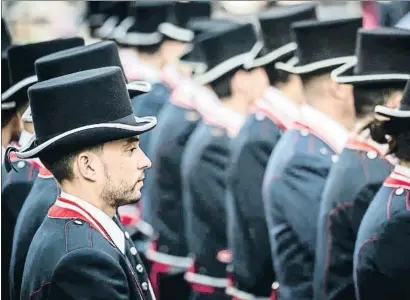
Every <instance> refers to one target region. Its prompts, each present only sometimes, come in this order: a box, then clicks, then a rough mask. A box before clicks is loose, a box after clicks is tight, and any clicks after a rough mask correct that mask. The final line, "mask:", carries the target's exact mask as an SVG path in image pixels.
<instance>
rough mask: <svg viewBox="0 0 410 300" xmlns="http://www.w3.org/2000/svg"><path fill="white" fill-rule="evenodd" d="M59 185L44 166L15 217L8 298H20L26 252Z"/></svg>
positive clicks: (55, 197) (55, 195)
mask: <svg viewBox="0 0 410 300" xmlns="http://www.w3.org/2000/svg"><path fill="white" fill-rule="evenodd" d="M58 194H59V187H58V184H57V182H56V181H55V179H54V177H53V176H52V175H51V173H49V172H48V171H47V170H46V169H45V168H40V174H39V175H38V177H37V179H36V181H35V182H34V185H33V188H32V189H31V191H30V194H29V195H28V197H27V199H26V201H25V202H24V204H23V207H22V209H21V211H20V214H19V217H18V219H17V223H16V228H15V231H14V239H13V249H12V254H11V261H10V270H9V277H10V299H12V300H14V299H20V287H21V280H22V278H23V271H24V264H25V262H26V257H27V253H28V250H29V247H30V244H31V241H32V240H33V238H34V235H35V234H36V232H37V230H38V228H39V227H40V226H41V223H43V220H44V218H45V217H46V216H47V212H48V210H49V208H50V207H51V206H52V204H53V203H54V202H55V200H56V199H57V195H58Z"/></svg>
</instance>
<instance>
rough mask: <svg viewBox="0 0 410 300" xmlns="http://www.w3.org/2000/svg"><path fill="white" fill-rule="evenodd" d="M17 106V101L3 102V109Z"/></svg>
mask: <svg viewBox="0 0 410 300" xmlns="http://www.w3.org/2000/svg"><path fill="white" fill-rule="evenodd" d="M15 107H16V101H12V102H6V103H2V104H1V110H8V109H12V108H15Z"/></svg>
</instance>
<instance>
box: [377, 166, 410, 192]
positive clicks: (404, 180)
mask: <svg viewBox="0 0 410 300" xmlns="http://www.w3.org/2000/svg"><path fill="white" fill-rule="evenodd" d="M401 168H403V167H401V166H400V165H397V166H396V167H395V168H394V170H393V172H392V173H391V174H390V176H389V177H387V179H386V180H385V181H384V184H383V185H384V186H388V187H393V188H404V189H407V190H410V177H409V176H408V174H404V173H403V172H401Z"/></svg>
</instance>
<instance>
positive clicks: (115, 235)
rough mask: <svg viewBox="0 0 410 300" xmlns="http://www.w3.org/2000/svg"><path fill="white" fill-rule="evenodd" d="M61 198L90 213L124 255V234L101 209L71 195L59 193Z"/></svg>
mask: <svg viewBox="0 0 410 300" xmlns="http://www.w3.org/2000/svg"><path fill="white" fill-rule="evenodd" d="M60 196H61V197H62V198H65V199H67V200H70V201H73V202H75V203H76V204H78V205H79V206H81V207H82V208H83V209H84V210H85V211H87V212H88V213H90V214H91V215H92V216H93V217H94V218H95V219H96V220H97V221H98V222H99V223H100V224H101V226H102V227H103V228H104V229H105V231H106V232H107V233H108V235H109V236H110V238H111V239H112V241H113V242H114V244H115V245H116V246H117V247H118V249H120V251H121V252H122V253H123V254H125V236H124V232H123V231H122V230H121V228H120V227H118V225H117V224H116V223H115V222H114V220H113V219H112V218H111V217H110V216H108V215H107V214H106V213H104V212H103V211H102V210H101V209H99V208H97V207H95V206H94V205H92V204H91V203H90V202H87V201H84V200H82V199H80V198H77V197H75V196H73V195H71V194H68V193H65V192H63V191H61V195H60Z"/></svg>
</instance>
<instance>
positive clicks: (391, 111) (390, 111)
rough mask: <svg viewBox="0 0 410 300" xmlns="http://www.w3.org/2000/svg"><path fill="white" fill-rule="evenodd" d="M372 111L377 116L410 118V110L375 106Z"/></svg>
mask: <svg viewBox="0 0 410 300" xmlns="http://www.w3.org/2000/svg"><path fill="white" fill-rule="evenodd" d="M374 111H375V112H376V113H377V114H380V115H384V116H390V117H396V118H410V110H400V109H397V108H388V107H385V106H382V105H377V106H376V108H375V109H374Z"/></svg>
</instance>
